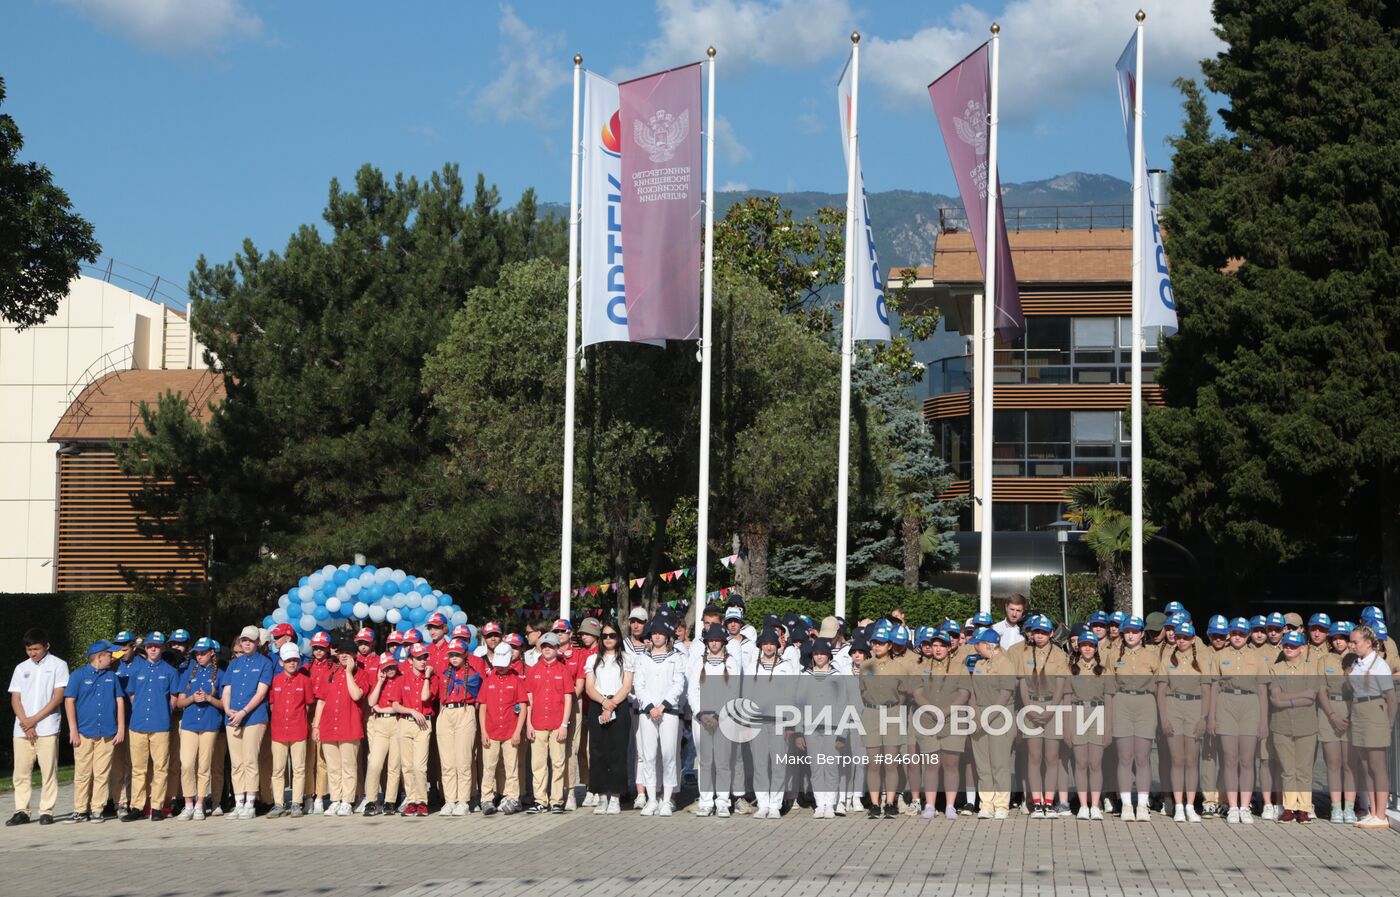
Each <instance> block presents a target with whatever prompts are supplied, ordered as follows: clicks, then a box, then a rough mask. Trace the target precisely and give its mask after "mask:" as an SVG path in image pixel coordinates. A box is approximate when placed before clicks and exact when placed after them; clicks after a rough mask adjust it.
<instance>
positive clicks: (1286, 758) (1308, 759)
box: [1273, 733, 1317, 813]
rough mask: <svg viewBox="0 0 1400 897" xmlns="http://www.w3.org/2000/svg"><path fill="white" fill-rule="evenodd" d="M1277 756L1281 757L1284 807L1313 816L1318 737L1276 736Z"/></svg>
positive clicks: (1275, 749) (1280, 769)
mask: <svg viewBox="0 0 1400 897" xmlns="http://www.w3.org/2000/svg"><path fill="white" fill-rule="evenodd" d="M1273 742H1274V756H1275V757H1277V758H1278V765H1279V772H1280V773H1281V774H1282V781H1281V782H1280V783H1279V789H1280V790H1281V791H1282V792H1283V808H1284V809H1285V810H1293V811H1294V812H1297V811H1298V810H1302V811H1303V812H1304V813H1312V811H1313V805H1312V790H1313V789H1312V786H1313V761H1314V759H1315V758H1316V755H1317V734H1316V733H1314V734H1312V735H1279V734H1278V733H1274V736H1273Z"/></svg>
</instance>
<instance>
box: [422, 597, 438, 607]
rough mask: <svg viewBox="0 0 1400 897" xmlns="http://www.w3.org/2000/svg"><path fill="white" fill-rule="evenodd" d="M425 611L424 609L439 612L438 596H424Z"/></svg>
mask: <svg viewBox="0 0 1400 897" xmlns="http://www.w3.org/2000/svg"><path fill="white" fill-rule="evenodd" d="M423 609H424V610H427V611H433V610H437V609H438V600H437V596H436V595H424V596H423Z"/></svg>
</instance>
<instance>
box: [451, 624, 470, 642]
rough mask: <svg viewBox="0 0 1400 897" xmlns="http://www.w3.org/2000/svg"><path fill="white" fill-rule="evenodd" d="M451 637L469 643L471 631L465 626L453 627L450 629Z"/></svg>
mask: <svg viewBox="0 0 1400 897" xmlns="http://www.w3.org/2000/svg"><path fill="white" fill-rule="evenodd" d="M452 637H453V638H464V639H466V640H467V641H471V637H472V631H471V630H470V629H468V628H467V627H466V626H454V627H452Z"/></svg>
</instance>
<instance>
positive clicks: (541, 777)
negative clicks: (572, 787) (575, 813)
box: [530, 729, 569, 804]
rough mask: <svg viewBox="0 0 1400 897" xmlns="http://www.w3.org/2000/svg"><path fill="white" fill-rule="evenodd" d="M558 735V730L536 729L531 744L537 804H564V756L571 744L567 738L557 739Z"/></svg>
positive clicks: (531, 766)
mask: <svg viewBox="0 0 1400 897" xmlns="http://www.w3.org/2000/svg"><path fill="white" fill-rule="evenodd" d="M558 733H559V730H558V729H550V730H548V731H542V730H539V729H536V730H535V737H534V739H533V740H531V742H530V775H531V779H530V781H531V782H533V783H534V785H533V787H534V791H535V802H536V803H541V804H545V803H547V804H562V803H563V802H564V754H565V753H566V752H567V751H568V749H569V742H568V740H567V736H565V740H564V741H560V740H559V739H558V738H556V737H555V736H556V735H557V734H558Z"/></svg>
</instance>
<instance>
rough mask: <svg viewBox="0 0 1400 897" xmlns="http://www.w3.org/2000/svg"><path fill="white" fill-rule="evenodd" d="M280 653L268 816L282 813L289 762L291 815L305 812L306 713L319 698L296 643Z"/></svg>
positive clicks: (272, 693)
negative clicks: (303, 664)
mask: <svg viewBox="0 0 1400 897" xmlns="http://www.w3.org/2000/svg"><path fill="white" fill-rule="evenodd" d="M278 655H279V658H280V661H281V664H282V671H281V672H279V673H278V674H277V675H276V676H274V677H272V688H271V689H270V690H269V691H268V693H267V703H268V707H269V709H270V710H271V722H270V724H269V728H270V734H271V736H272V809H270V810H268V811H267V817H268V818H269V819H276V818H277V817H278V816H281V815H282V812H283V809H282V794H283V788H284V782H285V778H284V777H285V776H286V774H287V766H288V765H289V763H290V765H291V771H292V802H291V804H290V805H289V806H290V810H289V815H291V816H300V815H301V814H302V806H301V802H302V798H303V797H304V794H303V792H304V791H305V790H306V742H307V740H308V739H309V738H310V737H311V727H310V726H308V725H307V724H306V714H307V711H308V710H309V709H310V708H311V706H312V705H313V704H314V703H315V701H316V698H315V695H314V694H313V688H312V684H311V676H310V675H308V674H307V673H306V672H304V671H303V670H302V669H301V652H300V651H298V650H297V646H296V645H294V644H291V643H288V644H285V645H283V646H282V647H281V648H280V649H279V651H278Z"/></svg>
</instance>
